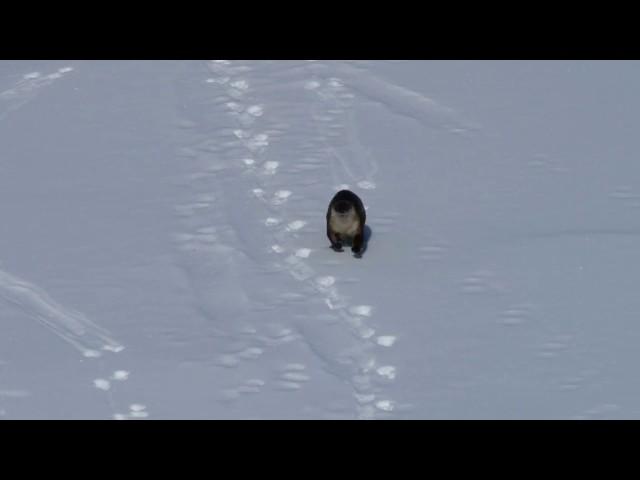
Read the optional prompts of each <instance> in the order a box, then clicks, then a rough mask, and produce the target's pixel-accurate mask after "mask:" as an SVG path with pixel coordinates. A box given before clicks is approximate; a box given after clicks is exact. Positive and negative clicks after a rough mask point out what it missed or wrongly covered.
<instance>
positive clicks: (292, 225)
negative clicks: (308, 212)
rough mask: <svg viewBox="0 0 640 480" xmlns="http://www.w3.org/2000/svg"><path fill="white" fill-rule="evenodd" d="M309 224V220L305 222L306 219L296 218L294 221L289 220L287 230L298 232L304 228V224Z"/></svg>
mask: <svg viewBox="0 0 640 480" xmlns="http://www.w3.org/2000/svg"><path fill="white" fill-rule="evenodd" d="M306 224H307V222H305V221H304V220H294V221H293V222H289V223H288V224H287V228H286V230H287V232H296V231H298V230H300V229H302V228H304V226H305V225H306Z"/></svg>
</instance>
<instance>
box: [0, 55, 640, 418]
mask: <svg viewBox="0 0 640 480" xmlns="http://www.w3.org/2000/svg"><path fill="white" fill-rule="evenodd" d="M638 85H640V64H639V63H638V62H602V61H598V62H596V61H593V62H585V61H580V62H568V61H550V62H542V61H517V62H516V61H473V62H471V61H469V62H462V61H449V62H440V61H438V62H436V61H428V62H427V61H424V62H422V61H420V62H418V61H349V62H347V61H225V60H214V61H1V62H0V320H1V335H0V418H6V419H14V418H29V419H32V418H99V419H101V418H105V419H108V418H114V419H136V418H149V419H166V418H251V419H253V418H260V419H266V418H284V419H288V418H313V419H330V418H338V419H355V418H360V419H407V418H433V419H436V418H455V419H458V418H459V419H463V418H498V419H503V418H532V419H535V418H551V419H555V418H576V419H577V418H640V384H639V383H638V382H637V380H636V374H635V370H636V368H637V364H638V362H639V361H640V351H639V349H638V345H639V344H640V325H639V323H640V316H639V313H640V295H638V293H637V290H638V288H637V286H638V285H639V284H640V273H639V266H640V248H639V247H640V243H639V238H640V166H639V165H640V163H639V162H638V153H639V152H640V135H638V131H640V125H639V118H640V117H639V115H638V112H639V111H640V95H638ZM344 187H349V188H351V189H353V191H355V192H356V193H357V194H359V195H360V196H361V197H362V198H363V200H364V203H365V205H366V206H367V220H368V225H369V230H368V237H369V242H368V245H367V250H366V252H365V254H364V255H363V257H362V258H361V259H358V258H355V257H354V256H353V255H352V254H351V252H350V251H349V250H348V249H345V251H344V252H343V253H335V252H333V251H332V250H331V249H330V248H329V242H328V239H327V238H326V235H325V223H324V222H325V220H324V214H325V211H326V207H327V203H328V201H329V200H330V198H331V197H332V196H333V194H334V193H335V191H337V190H338V189H340V188H344Z"/></svg>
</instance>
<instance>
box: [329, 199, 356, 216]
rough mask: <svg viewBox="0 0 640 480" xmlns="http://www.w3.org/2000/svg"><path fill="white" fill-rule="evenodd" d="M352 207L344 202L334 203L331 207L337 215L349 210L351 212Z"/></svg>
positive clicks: (349, 203)
mask: <svg viewBox="0 0 640 480" xmlns="http://www.w3.org/2000/svg"><path fill="white" fill-rule="evenodd" d="M352 207H353V205H351V202H346V201H344V200H343V201H340V202H336V204H335V205H334V206H333V209H334V210H335V211H336V212H338V213H347V212H348V211H349V210H351V208H352Z"/></svg>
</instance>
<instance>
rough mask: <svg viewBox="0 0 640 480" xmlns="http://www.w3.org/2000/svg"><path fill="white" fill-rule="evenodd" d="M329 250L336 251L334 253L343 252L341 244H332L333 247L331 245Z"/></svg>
mask: <svg viewBox="0 0 640 480" xmlns="http://www.w3.org/2000/svg"><path fill="white" fill-rule="evenodd" d="M331 248H333V250H334V251H336V252H343V251H344V250H343V249H342V244H341V243H334V244H333V245H331Z"/></svg>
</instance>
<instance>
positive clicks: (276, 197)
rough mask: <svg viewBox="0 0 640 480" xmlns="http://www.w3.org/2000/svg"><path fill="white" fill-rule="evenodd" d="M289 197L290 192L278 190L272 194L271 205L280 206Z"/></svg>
mask: <svg viewBox="0 0 640 480" xmlns="http://www.w3.org/2000/svg"><path fill="white" fill-rule="evenodd" d="M290 196H291V192H290V191H289V190H278V191H277V192H276V193H274V194H273V199H272V200H271V203H272V204H274V205H282V204H283V203H284V202H286V201H287V200H288V199H289V197H290Z"/></svg>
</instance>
